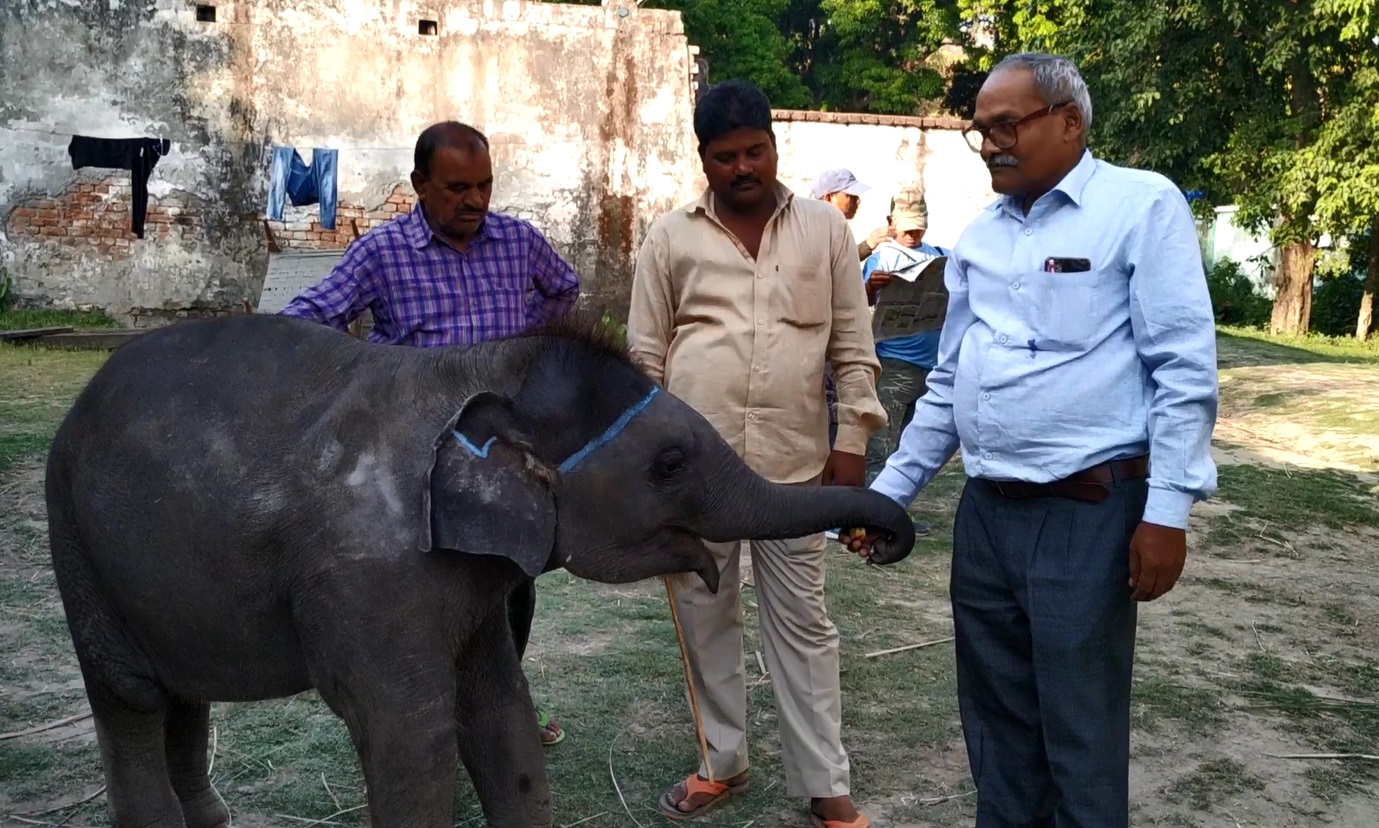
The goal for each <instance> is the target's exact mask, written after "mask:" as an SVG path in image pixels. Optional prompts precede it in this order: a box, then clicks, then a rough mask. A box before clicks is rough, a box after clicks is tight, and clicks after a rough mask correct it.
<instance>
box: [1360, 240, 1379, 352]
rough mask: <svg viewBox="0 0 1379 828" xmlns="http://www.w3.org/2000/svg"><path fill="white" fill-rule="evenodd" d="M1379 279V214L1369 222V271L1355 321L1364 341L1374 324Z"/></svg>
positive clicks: (1361, 339)
mask: <svg viewBox="0 0 1379 828" xmlns="http://www.w3.org/2000/svg"><path fill="white" fill-rule="evenodd" d="M1376 281H1379V216H1375V217H1374V218H1373V219H1372V220H1371V221H1370V223H1369V272H1367V273H1366V274H1365V292H1364V293H1363V294H1361V295H1360V317H1359V319H1357V320H1356V321H1355V338H1356V339H1358V340H1360V341H1361V342H1364V341H1365V339H1366V338H1368V337H1369V332H1370V329H1371V328H1372V327H1373V326H1374V284H1375V282H1376Z"/></svg>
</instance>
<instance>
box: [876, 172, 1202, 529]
mask: <svg viewBox="0 0 1379 828" xmlns="http://www.w3.org/2000/svg"><path fill="white" fill-rule="evenodd" d="M1048 257H1079V258H1085V259H1089V260H1090V261H1091V269H1090V270H1089V271H1087V272H1085V273H1045V272H1043V263H1044V260H1045V259H1046V258H1048ZM944 283H945V284H946V285H947V287H948V292H949V299H948V316H947V319H946V320H945V323H944V327H943V334H942V336H941V337H940V340H939V357H938V364H937V365H936V366H935V368H934V370H933V371H932V372H930V374H929V378H928V385H929V390H928V393H926V394H925V395H924V397H923V398H921V399H920V400H919V402H918V403H916V405H915V414H914V419H913V420H911V422H910V424H909V426H907V427H906V429H905V431H904V432H903V434H902V435H901V438H900V446H899V448H898V449H897V450H896V452H895V454H893V455H892V456H891V457H890V459H888V460H887V461H886V468H885V469H884V470H883V471H882V472H881V474H879V475H878V476H877V478H876V481H875V482H874V483H872V486H871V487H872V488H873V489H875V490H877V491H879V492H881V493H883V494H885V495H887V496H889V497H891V498H893V499H895V500H897V501H899V502H900V503H901V504H903V505H906V506H908V505H909V504H910V502H911V501H913V500H914V498H915V496H916V495H917V494H918V493H919V491H920V489H922V488H924V486H925V485H926V484H928V482H929V481H930V479H932V478H933V476H934V475H935V474H936V473H937V472H938V470H939V469H940V468H942V467H943V464H944V463H946V462H947V461H948V459H949V458H950V457H952V456H953V453H954V452H955V451H957V450H958V448H959V447H961V449H962V461H963V465H964V467H965V468H966V471H967V474H968V475H969V476H972V477H984V478H988V479H993V480H1024V481H1029V482H1033V483H1045V482H1049V481H1052V480H1058V479H1061V478H1064V477H1067V476H1069V475H1071V474H1073V473H1075V472H1077V471H1079V470H1081V469H1084V468H1088V467H1091V466H1095V465H1097V464H1100V463H1102V462H1105V461H1107V460H1112V459H1116V458H1120V457H1130V456H1134V455H1137V454H1143V453H1144V452H1145V451H1146V450H1147V451H1148V452H1149V463H1150V477H1149V487H1150V488H1149V497H1148V502H1147V504H1146V506H1145V512H1144V520H1145V521H1146V522H1148V523H1155V524H1159V525H1162V526H1170V527H1177V528H1186V527H1187V519H1188V512H1189V511H1190V509H1191V508H1192V504H1193V503H1194V502H1195V501H1198V500H1205V499H1207V498H1208V497H1210V496H1211V495H1212V494H1214V493H1215V491H1216V464H1215V463H1214V462H1213V461H1212V458H1211V453H1210V445H1211V433H1212V429H1213V427H1214V426H1215V424H1216V408H1217V377H1216V330H1215V324H1214V319H1213V317H1212V311H1211V299H1210V297H1209V296H1208V294H1207V282H1206V274H1205V272H1204V270H1203V267H1202V254H1201V248H1200V247H1199V245H1198V240H1197V231H1196V227H1195V226H1194V224H1193V220H1192V214H1191V212H1190V210H1189V209H1188V205H1187V201H1186V199H1184V197H1183V195H1182V193H1181V192H1179V190H1178V188H1177V187H1175V186H1174V185H1173V183H1172V182H1171V181H1169V180H1168V179H1166V178H1164V177H1163V176H1161V175H1159V174H1157V173H1153V172H1148V171H1144V170H1135V169H1129V168H1125V167H1117V166H1114V165H1112V164H1108V163H1106V162H1105V161H1101V160H1097V159H1095V158H1093V157H1092V154H1091V152H1089V151H1088V152H1084V154H1083V156H1082V160H1081V161H1080V162H1079V163H1078V165H1077V166H1076V167H1074V168H1073V170H1072V171H1071V172H1070V173H1068V175H1067V176H1066V177H1065V178H1064V179H1063V181H1062V182H1060V183H1059V185H1058V186H1057V187H1055V188H1054V189H1053V190H1051V191H1049V192H1048V193H1046V194H1045V195H1043V196H1042V197H1040V198H1039V199H1038V200H1037V201H1036V202H1035V203H1034V204H1033V205H1032V206H1031V207H1030V211H1029V215H1022V214H1021V211H1020V206H1019V203H1018V201H1017V200H1014V199H1011V198H1010V197H1002V198H1000V199H998V200H997V201H996V202H995V203H993V204H992V205H991V206H989V207H988V208H987V209H986V211H985V212H983V213H982V214H981V215H980V216H978V217H977V219H976V220H974V221H973V222H972V224H970V225H969V226H968V227H967V229H966V230H964V231H963V234H962V236H961V237H960V238H959V239H958V243H957V245H955V247H954V249H953V252H952V254H951V255H950V256H949V257H948V265H947V268H946V270H945V271H944Z"/></svg>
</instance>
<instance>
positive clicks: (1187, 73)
mask: <svg viewBox="0 0 1379 828" xmlns="http://www.w3.org/2000/svg"><path fill="white" fill-rule="evenodd" d="M962 1H963V2H964V4H965V5H964V7H963V13H964V15H965V16H966V17H967V19H968V20H972V21H985V22H986V23H987V24H988V25H989V27H990V29H991V30H992V32H993V33H994V35H995V40H996V45H995V47H994V49H992V50H991V53H990V54H989V55H987V56H986V57H985V59H986V60H987V61H990V60H991V59H994V58H995V57H998V56H999V55H1000V54H1004V53H1007V52H1010V51H1015V50H1018V49H1034V50H1042V51H1052V52H1058V53H1061V54H1064V55H1067V56H1068V57H1070V58H1072V59H1073V60H1075V61H1077V63H1078V64H1079V67H1080V68H1081V70H1082V72H1083V75H1084V77H1086V79H1087V83H1088V86H1089V87H1091V91H1092V96H1093V103H1094V115H1095V117H1094V119H1093V125H1092V130H1091V133H1092V134H1091V140H1092V141H1093V142H1094V146H1095V147H1096V149H1097V151H1098V153H1099V154H1101V155H1102V156H1103V157H1106V158H1108V159H1110V160H1113V161H1118V162H1121V163H1127V164H1133V165H1136V166H1142V167H1147V168H1149V169H1153V170H1156V171H1158V172H1161V173H1163V174H1165V175H1167V176H1169V177H1170V178H1172V179H1173V180H1174V181H1176V182H1177V183H1178V184H1179V185H1180V186H1182V187H1183V188H1185V189H1201V190H1203V191H1204V192H1205V193H1206V195H1207V198H1206V199H1203V201H1202V202H1201V203H1202V204H1203V205H1204V206H1205V205H1209V204H1220V203H1227V202H1234V203H1236V204H1238V205H1239V206H1240V213H1239V214H1238V216H1237V218H1238V220H1241V221H1242V222H1244V223H1246V224H1247V225H1249V226H1251V227H1253V228H1254V229H1255V230H1257V231H1262V230H1265V229H1267V230H1268V232H1269V235H1270V237H1271V239H1272V240H1273V242H1274V243H1275V244H1277V245H1278V246H1279V248H1280V254H1281V255H1280V266H1279V268H1278V272H1277V274H1276V285H1277V298H1276V300H1275V302H1274V308H1273V314H1272V319H1271V323H1270V327H1271V328H1272V329H1273V330H1275V331H1286V332H1293V333H1301V332H1305V331H1306V330H1307V328H1308V323H1309V317H1310V311H1311V297H1312V275H1313V266H1314V264H1315V262H1316V257H1317V242H1318V240H1319V238H1320V237H1321V235H1322V234H1323V233H1331V234H1332V235H1333V236H1337V235H1342V236H1344V235H1351V234H1354V233H1356V232H1358V230H1359V229H1360V228H1361V227H1363V226H1365V225H1367V224H1369V223H1370V222H1371V221H1372V220H1373V218H1374V216H1376V215H1379V186H1376V178H1375V173H1374V172H1373V170H1374V169H1375V168H1376V164H1377V163H1379V145H1377V144H1376V142H1375V138H1374V135H1375V132H1376V123H1375V119H1376V117H1379V116H1376V112H1379V83H1376V81H1375V74H1374V73H1375V71H1376V70H1379V49H1376V48H1375V47H1376V43H1375V40H1374V38H1375V37H1376V36H1377V35H1379V0H1168V2H1166V3H1165V4H1162V5H1157V6H1155V5H1149V6H1146V5H1144V4H1141V3H1133V2H1130V0H1032V2H1030V0H1026V2H1020V0H962ZM1357 170H1364V171H1366V172H1365V173H1364V174H1363V175H1360V176H1358V180H1357V175H1356V172H1357Z"/></svg>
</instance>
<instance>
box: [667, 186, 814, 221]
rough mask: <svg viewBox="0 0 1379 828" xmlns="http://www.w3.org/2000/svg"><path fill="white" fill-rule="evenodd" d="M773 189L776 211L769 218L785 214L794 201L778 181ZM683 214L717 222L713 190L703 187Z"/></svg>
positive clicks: (787, 190)
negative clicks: (705, 217) (698, 214)
mask: <svg viewBox="0 0 1379 828" xmlns="http://www.w3.org/2000/svg"><path fill="white" fill-rule="evenodd" d="M773 189H774V191H775V194H776V210H775V212H774V213H772V214H771V217H772V218H775V217H776V215H778V214H780V213H783V212H785V210H786V209H787V208H788V207H789V206H790V203H791V202H792V201H794V200H795V193H794V191H793V190H791V189H790V188H789V187H787V186H785V185H784V184H782V183H780V181H779V180H778V181H776V186H775V187H774V188H773ZM685 212H687V213H690V214H691V215H693V214H695V213H703V214H704V215H706V216H708V217H709V218H712V219H715V220H717V219H718V211H717V210H716V209H715V208H714V198H713V190H711V189H709V188H708V187H705V188H704V192H703V193H701V194H700V196H699V198H698V199H696V200H695V201H693V202H691V203H690V204H687V205H686V206H685Z"/></svg>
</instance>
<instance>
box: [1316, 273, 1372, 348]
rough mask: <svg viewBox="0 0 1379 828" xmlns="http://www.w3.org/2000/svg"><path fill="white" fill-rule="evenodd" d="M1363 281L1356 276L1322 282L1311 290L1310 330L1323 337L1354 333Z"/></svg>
mask: <svg viewBox="0 0 1379 828" xmlns="http://www.w3.org/2000/svg"><path fill="white" fill-rule="evenodd" d="M1363 294H1364V283H1363V282H1362V281H1361V280H1360V279H1359V278H1358V277H1357V276H1353V275H1351V276H1342V277H1340V278H1337V279H1331V280H1330V281H1326V282H1322V283H1321V285H1319V286H1318V287H1317V288H1316V289H1315V290H1314V291H1313V293H1312V326H1311V327H1312V330H1313V331H1315V332H1317V333H1319V334H1322V335H1324V336H1354V335H1355V319H1356V317H1358V316H1359V315H1360V297H1361V296H1362V295H1363Z"/></svg>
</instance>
